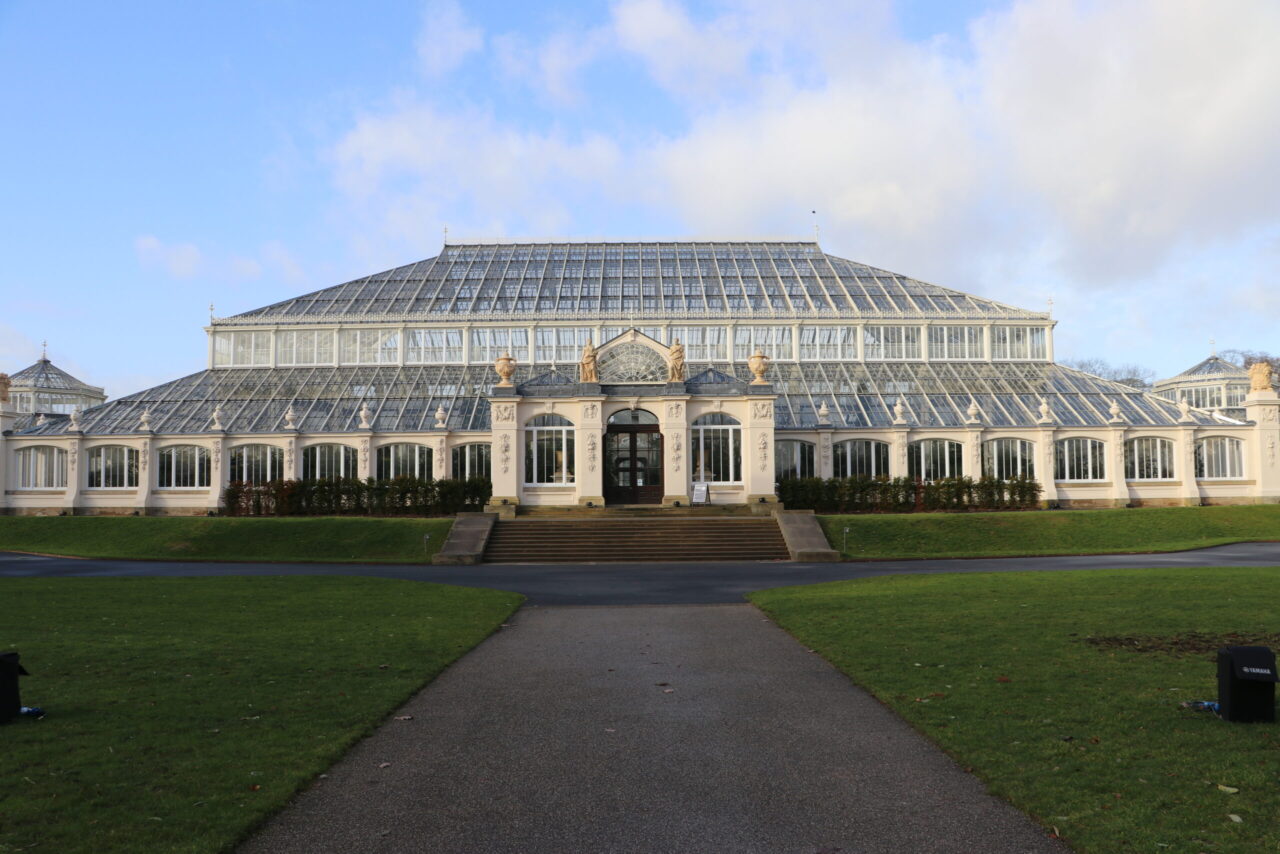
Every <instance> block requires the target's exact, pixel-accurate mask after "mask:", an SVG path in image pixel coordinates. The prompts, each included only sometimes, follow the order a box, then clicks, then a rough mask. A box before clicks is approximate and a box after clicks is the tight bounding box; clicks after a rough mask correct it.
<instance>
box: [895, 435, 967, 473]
mask: <svg viewBox="0 0 1280 854" xmlns="http://www.w3.org/2000/svg"><path fill="white" fill-rule="evenodd" d="M907 476H908V477H911V478H917V479H919V480H941V479H943V478H946V477H963V476H964V445H962V444H960V443H959V442H952V441H951V440H950V439H920V440H918V441H915V442H912V443H910V444H909V445H907Z"/></svg>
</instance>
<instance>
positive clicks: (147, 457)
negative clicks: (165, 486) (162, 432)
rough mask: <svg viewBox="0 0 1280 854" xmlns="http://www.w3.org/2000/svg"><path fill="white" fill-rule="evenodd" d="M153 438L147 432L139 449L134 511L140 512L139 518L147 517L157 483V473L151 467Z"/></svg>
mask: <svg viewBox="0 0 1280 854" xmlns="http://www.w3.org/2000/svg"><path fill="white" fill-rule="evenodd" d="M151 436H152V433H151V431H147V432H146V433H145V434H144V435H143V439H142V442H141V443H140V444H139V445H138V448H137V450H138V495H137V503H136V504H135V505H134V509H136V510H137V511H138V515H139V516H146V515H147V509H148V505H150V504H151V484H152V483H153V482H154V481H155V472H153V471H152V468H153V467H152V465H151Z"/></svg>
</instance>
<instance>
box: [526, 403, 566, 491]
mask: <svg viewBox="0 0 1280 854" xmlns="http://www.w3.org/2000/svg"><path fill="white" fill-rule="evenodd" d="M575 429H576V428H575V427H574V426H573V423H572V422H571V421H569V419H567V418H565V417H564V416H561V415H536V416H534V417H533V418H530V419H529V421H528V422H526V423H525V428H524V441H525V445H524V449H525V450H524V459H525V465H524V469H525V471H524V483H525V486H568V485H571V484H572V483H573V482H574V474H575V471H574V469H575V466H574V459H573V458H574V431H575ZM548 446H549V447H548ZM548 451H549V452H550V453H551V455H552V456H551V458H550V461H549V462H548V459H547V456H546V454H547V453H548ZM556 455H558V460H559V466H558V467H557V456H556Z"/></svg>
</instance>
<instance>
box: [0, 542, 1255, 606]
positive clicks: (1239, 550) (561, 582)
mask: <svg viewBox="0 0 1280 854" xmlns="http://www.w3.org/2000/svg"><path fill="white" fill-rule="evenodd" d="M1177 566H1280V543H1274V542H1273V543H1235V544H1233V545H1227V546H1215V547H1214V548H1208V549H1196V550H1194V551H1185V552H1169V553H1164V554H1131V555H1116V554H1113V555H1070V556H1063V557H1014V558H966V559H951V560H895V561H865V562H849V563H790V562H785V561H762V562H756V563H750V562H714V561H712V562H702V563H596V564H579V565H565V564H481V565H479V566H430V565H414V564H338V563H201V562H191V561H187V562H181V561H125V560H80V559H74V558H60V557H41V556H36V555H24V554H15V553H12V552H0V578H58V577H65V578H106V577H116V576H140V577H141V576H159V577H168V578H179V577H183V576H209V575H362V576H371V577H376V578H403V579H409V580H412V581H433V582H437V583H440V584H460V585H464V586H468V587H488V588H493V589H497V590H514V591H516V592H519V593H523V594H524V595H525V596H527V597H529V603H530V604H533V605H714V604H727V603H732V602H741V601H742V597H743V596H744V595H745V594H746V593H749V592H751V591H753V590H764V589H766V588H769V587H782V586H785V585H791V584H816V583H819V582H823V581H841V580H845V579H851V578H869V577H872V576H878V575H915V574H928V573H944V572H1027V571H1036V572H1043V571H1054V570H1080V569H1138V568H1155V567H1177Z"/></svg>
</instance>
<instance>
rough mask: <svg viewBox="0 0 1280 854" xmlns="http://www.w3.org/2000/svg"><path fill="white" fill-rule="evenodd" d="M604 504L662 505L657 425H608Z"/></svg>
mask: <svg viewBox="0 0 1280 854" xmlns="http://www.w3.org/2000/svg"><path fill="white" fill-rule="evenodd" d="M604 500H605V503H606V504H661V503H662V434H661V433H659V432H658V425H657V424H615V423H610V424H609V426H608V432H606V433H605V434H604Z"/></svg>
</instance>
